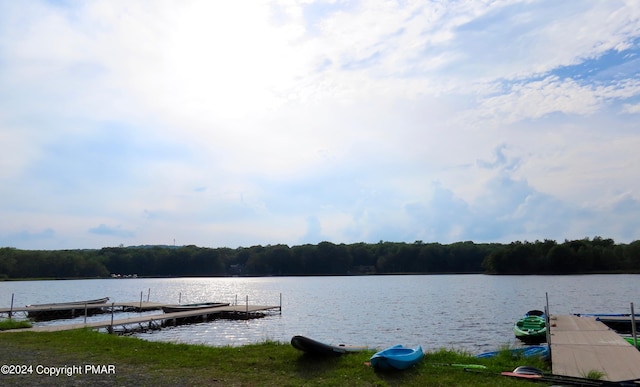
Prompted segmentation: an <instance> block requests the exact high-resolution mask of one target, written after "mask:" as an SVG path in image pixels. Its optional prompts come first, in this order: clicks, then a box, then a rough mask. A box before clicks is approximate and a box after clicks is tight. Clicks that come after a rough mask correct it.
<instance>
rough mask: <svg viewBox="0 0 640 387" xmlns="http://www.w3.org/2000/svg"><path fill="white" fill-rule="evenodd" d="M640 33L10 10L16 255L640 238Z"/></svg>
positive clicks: (440, 17) (572, 9)
mask: <svg viewBox="0 0 640 387" xmlns="http://www.w3.org/2000/svg"><path fill="white" fill-rule="evenodd" d="M249 10H250V11H249ZM639 17H640V11H639V10H638V9H637V7H635V6H634V5H633V4H632V3H630V2H588V1H586V2H580V3H577V2H557V3H549V2H544V1H519V0H509V1H489V2H453V1H451V2H449V1H445V2H439V3H437V4H435V3H434V4H424V3H411V2H409V3H407V2H376V1H373V2H369V1H356V2H348V3H345V2H336V1H305V2H290V1H284V0H283V1H256V2H254V3H252V4H251V6H249V7H247V5H246V4H240V3H238V4H235V3H216V2H209V1H191V2H187V3H181V2H172V1H168V2H162V3H157V2H148V1H139V2H133V3H127V6H126V7H125V6H123V5H122V4H119V3H117V2H114V3H111V2H84V3H74V2H63V3H60V2H47V1H33V2H30V3H29V4H27V5H25V4H17V3H13V2H0V102H1V103H0V142H1V143H2V144H3V148H4V149H5V150H8V151H5V152H0V197H2V198H3V200H2V202H0V213H1V214H2V217H3V220H5V219H6V221H5V222H3V223H2V224H0V234H1V235H4V236H5V238H4V239H3V240H2V242H3V243H6V244H8V245H16V246H17V247H25V248H29V247H32V246H37V247H38V248H53V247H57V248H78V247H88V246H90V247H101V246H102V245H103V244H104V243H111V244H113V243H117V242H119V241H118V240H117V239H121V238H127V239H128V240H130V241H131V244H152V243H162V244H167V243H172V241H173V239H174V238H175V239H176V240H177V241H178V242H179V241H184V243H185V244H199V245H205V246H239V245H254V244H259V243H263V244H275V243H287V244H292V243H297V242H303V243H306V242H313V241H314V240H320V239H322V240H331V241H332V242H360V241H366V242H377V241H379V240H399V241H415V240H423V241H430V240H434V241H438V242H443V243H446V242H455V241H457V240H473V239H476V240H478V241H480V240H482V241H492V240H496V241H509V240H513V239H517V238H521V239H535V238H553V239H564V238H565V237H573V236H576V237H584V236H587V235H589V234H597V235H602V236H603V237H613V238H614V239H622V240H629V239H630V238H633V232H631V231H628V230H637V223H636V222H635V221H634V220H633V219H634V217H633V215H634V214H636V215H637V209H636V207H635V206H634V205H633V203H636V202H637V201H638V200H639V199H638V192H640V182H637V179H635V169H636V168H635V165H637V164H638V163H639V162H640V160H639V159H638V158H639V157H640V156H638V152H637V149H638V146H640V137H639V136H638V133H637V127H636V126H637V125H636V124H635V121H634V120H632V119H631V118H633V116H634V115H636V114H637V113H638V111H639V109H638V104H639V101H640V82H638V73H639V72H640V62H639V60H638V58H639V57H638V54H639V53H640V52H639V47H640V28H638V23H637V20H638V18H639ZM623 198H624V199H623ZM614 203H620V204H619V205H622V206H626V207H625V208H626V209H627V210H628V213H627V214H623V213H622V212H618V211H616V208H618V207H616V205H615V204H614ZM636 218H637V217H636ZM96 225H99V226H96ZM619 225H624V227H623V226H619ZM47 229H48V230H55V233H53V234H51V235H50V237H47V238H44V237H43V238H39V239H38V238H35V236H36V235H38V233H40V231H38V230H47ZM25 230H28V231H25ZM87 230H90V231H89V232H88V231H87ZM22 232H28V234H21V233H22ZM21 235H22V236H21ZM27 235H31V236H33V237H34V238H27V237H26V236H27Z"/></svg>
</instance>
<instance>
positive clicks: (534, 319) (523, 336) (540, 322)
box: [513, 310, 547, 343]
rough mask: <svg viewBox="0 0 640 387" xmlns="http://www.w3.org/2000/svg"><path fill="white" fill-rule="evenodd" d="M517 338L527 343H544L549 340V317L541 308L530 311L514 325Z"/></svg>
mask: <svg viewBox="0 0 640 387" xmlns="http://www.w3.org/2000/svg"><path fill="white" fill-rule="evenodd" d="M513 332H514V333H515V335H516V338H518V339H520V340H521V341H523V342H526V343H544V342H546V341H547V318H546V316H545V314H544V312H542V311H539V310H530V311H528V312H527V313H526V314H525V315H524V316H523V317H522V318H521V319H519V320H518V321H516V323H515V324H514V326H513Z"/></svg>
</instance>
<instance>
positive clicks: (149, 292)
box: [147, 288, 151, 302]
mask: <svg viewBox="0 0 640 387" xmlns="http://www.w3.org/2000/svg"><path fill="white" fill-rule="evenodd" d="M149 297H151V288H149V291H148V292H147V302H149Z"/></svg>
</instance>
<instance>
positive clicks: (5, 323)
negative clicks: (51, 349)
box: [0, 318, 31, 331]
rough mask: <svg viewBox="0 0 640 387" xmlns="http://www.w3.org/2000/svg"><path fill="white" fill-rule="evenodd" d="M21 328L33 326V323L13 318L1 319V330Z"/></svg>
mask: <svg viewBox="0 0 640 387" xmlns="http://www.w3.org/2000/svg"><path fill="white" fill-rule="evenodd" d="M20 328H31V323H30V322H29V321H26V320H13V319H10V318H9V319H2V320H0V331H6V330H9V329H20Z"/></svg>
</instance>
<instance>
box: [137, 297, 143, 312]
mask: <svg viewBox="0 0 640 387" xmlns="http://www.w3.org/2000/svg"><path fill="white" fill-rule="evenodd" d="M138 312H142V292H140V308H139V310H138Z"/></svg>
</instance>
